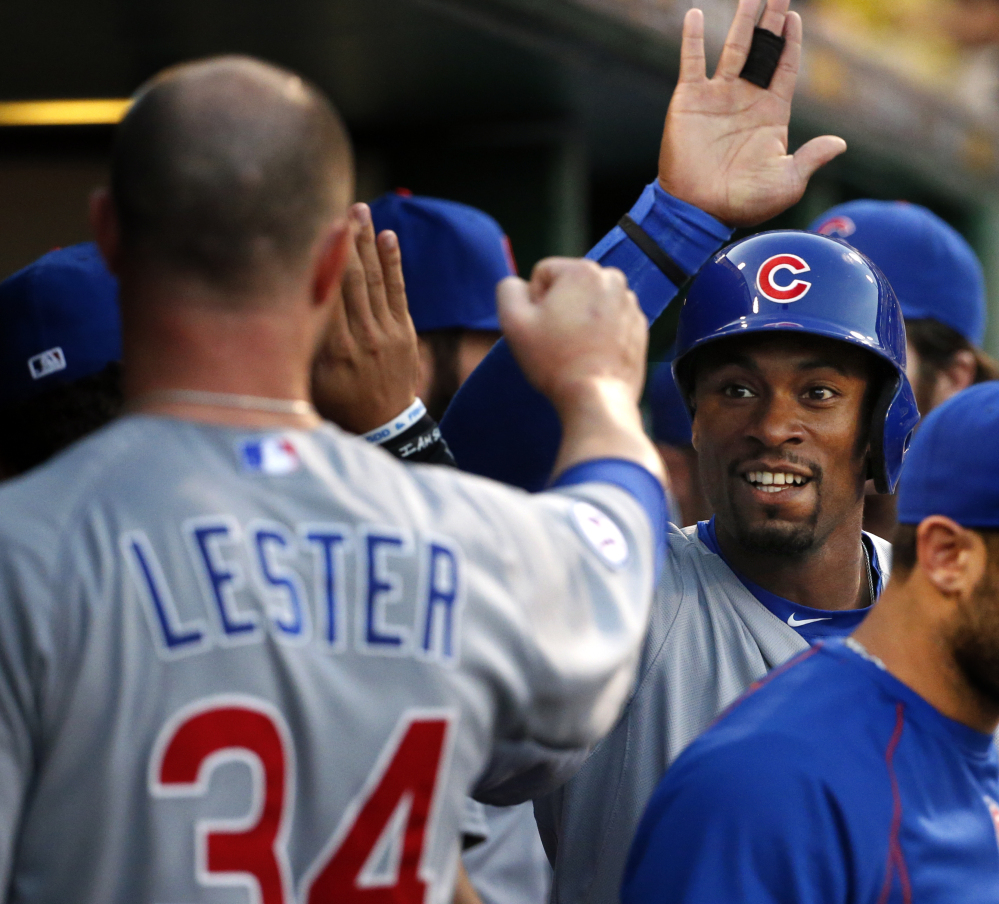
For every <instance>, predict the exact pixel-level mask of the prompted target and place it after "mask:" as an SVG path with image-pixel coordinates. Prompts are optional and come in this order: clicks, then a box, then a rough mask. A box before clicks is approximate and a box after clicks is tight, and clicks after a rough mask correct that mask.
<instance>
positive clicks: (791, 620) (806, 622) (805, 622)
mask: <svg viewBox="0 0 999 904" xmlns="http://www.w3.org/2000/svg"><path fill="white" fill-rule="evenodd" d="M831 620H832V616H831V615H829V616H827V617H826V618H803V619H801V621H799V620H798V619H796V618H795V617H794V613H793V612H792V613H791V614H790V615H789V616H788V617H787V623H788V624H789V625H790V626H791V627H792V628H800V627H801V626H802V625H810V624H812V622H817V621H831Z"/></svg>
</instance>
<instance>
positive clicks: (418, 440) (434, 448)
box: [379, 414, 457, 468]
mask: <svg viewBox="0 0 999 904" xmlns="http://www.w3.org/2000/svg"><path fill="white" fill-rule="evenodd" d="M379 445H380V446H381V447H382V448H383V449H384V450H385V451H386V452H390V453H391V454H392V455H394V456H395V457H396V458H399V459H402V460H403V461H406V462H421V463H423V464H431V465H448V466H450V467H452V468H454V467H457V462H455V460H454V456H453V455H452V454H451V449H450V448H449V447H448V444H447V442H446V441H445V439H444V437H443V436H441V428H440V427H438V426H437V421H435V420H434V419H433V418H432V417H431V416H430V415H429V414H425V415H423V417H421V418H420V419H419V420H418V421H417V422H416V423H415V424H413V426H412V427H410V428H408V429H407V430H406V431H404V432H403V433H400V434H399V435H398V436H394V437H393V438H392V439H390V440H387V441H386V442H384V443H379Z"/></svg>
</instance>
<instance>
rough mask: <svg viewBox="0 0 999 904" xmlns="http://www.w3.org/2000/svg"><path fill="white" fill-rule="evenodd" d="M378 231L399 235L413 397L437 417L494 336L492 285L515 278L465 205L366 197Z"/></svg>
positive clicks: (483, 224) (505, 245) (480, 216)
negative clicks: (415, 387)
mask: <svg viewBox="0 0 999 904" xmlns="http://www.w3.org/2000/svg"><path fill="white" fill-rule="evenodd" d="M371 216H372V218H373V220H374V224H375V228H376V229H377V230H378V232H382V231H383V230H386V229H391V230H392V231H393V232H395V233H396V235H398V236H399V244H400V247H401V249H402V269H403V273H404V274H405V277H406V296H407V298H408V300H409V313H410V315H411V316H412V318H413V325H414V326H415V327H416V333H417V336H418V337H419V350H420V386H419V391H418V392H417V395H418V396H419V397H420V398H422V399H424V400H426V403H427V410H428V411H429V413H430V416H431V417H433V418H434V419H435V420H438V421H439V420H440V419H441V416H442V415H443V414H444V410H445V409H446V408H447V406H448V405H449V404H450V402H451V399H452V398H453V397H454V394H455V393H456V392H457V391H458V387H460V386H461V384H462V383H464V382H465V380H467V379H468V376H469V374H470V373H471V372H472V371H473V370H475V368H476V367H477V366H478V365H479V362H481V361H482V359H483V358H484V357H485V355H486V353H487V352H488V351H489V349H490V348H492V346H493V345H494V344H495V343H496V340H497V339H499V337H500V324H499V319H498V318H497V316H496V285H497V283H499V282H500V281H501V280H503V279H505V278H506V277H507V276H516V275H517V268H516V265H515V263H514V260H513V252H512V250H511V247H510V241H509V239H508V238H507V237H506V235H505V234H504V233H503V229H502V228H501V227H500V225H499V223H497V222H496V221H495V220H494V219H493V218H492V217H491V216H489V215H488V214H487V213H484V212H483V211H481V210H477V209H476V208H474V207H469V206H468V205H467V204H459V203H457V202H456V201H447V200H444V199H443V198H426V197H420V196H414V195H412V194H410V193H409V192H407V191H404V190H400V191H397V192H393V193H391V194H386V195H382V196H381V197H380V198H377V199H375V200H374V201H372V202H371Z"/></svg>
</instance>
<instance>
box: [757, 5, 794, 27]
mask: <svg viewBox="0 0 999 904" xmlns="http://www.w3.org/2000/svg"><path fill="white" fill-rule="evenodd" d="M790 5H791V0H768V3H767V5H766V8H765V9H764V10H763V15H762V16H761V17H760V21H759V26H760V28H765V29H766V30H767V31H772V32H773V33H774V34H775V35H779V34H783V32H784V19H785V17H786V16H787V9H788V7H789V6H790Z"/></svg>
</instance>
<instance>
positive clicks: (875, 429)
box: [867, 377, 899, 493]
mask: <svg viewBox="0 0 999 904" xmlns="http://www.w3.org/2000/svg"><path fill="white" fill-rule="evenodd" d="M898 384H899V380H898V378H897V377H896V379H894V380H882V381H881V388H880V389H879V390H878V395H877V398H876V399H875V402H874V408H873V410H872V412H871V441H870V446H869V448H870V454H869V456H868V459H867V477H868V479H869V480H873V481H874V489H875V490H876V491H877V492H879V493H891V492H892V491H893V487H892V486H891V481H890V479H889V475H888V463H887V460H886V458H885V424H886V421H887V418H888V409H889V408H891V403H892V400H893V399H894V398H895V394H896V393H897V392H898Z"/></svg>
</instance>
